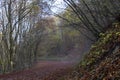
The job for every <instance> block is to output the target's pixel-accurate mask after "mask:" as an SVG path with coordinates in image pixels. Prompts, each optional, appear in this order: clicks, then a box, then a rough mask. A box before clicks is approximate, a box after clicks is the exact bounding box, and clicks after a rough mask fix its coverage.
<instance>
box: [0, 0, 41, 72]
mask: <svg viewBox="0 0 120 80" xmlns="http://www.w3.org/2000/svg"><path fill="white" fill-rule="evenodd" d="M0 3H1V7H0V10H1V11H0V30H1V35H2V36H1V35H0V36H1V44H0V47H1V50H0V51H1V54H0V68H1V70H2V71H1V72H2V73H4V72H9V71H13V70H14V69H18V70H19V69H20V68H24V67H26V65H29V66H31V64H32V63H33V62H34V61H36V52H35V51H36V49H37V45H38V44H39V42H40V41H39V39H40V38H41V33H42V31H43V29H38V30H35V28H36V27H37V25H36V24H37V23H38V22H39V21H40V18H41V16H39V15H41V14H40V10H42V9H39V8H40V7H39V5H38V4H36V1H34V0H33V1H29V0H5V1H0ZM39 26H40V25H39ZM39 26H38V27H39ZM28 44H29V45H28Z"/></svg>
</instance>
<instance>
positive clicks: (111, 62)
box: [62, 22, 120, 80]
mask: <svg viewBox="0 0 120 80" xmlns="http://www.w3.org/2000/svg"><path fill="white" fill-rule="evenodd" d="M62 80H120V23H118V22H117V23H113V24H112V27H111V28H110V29H109V30H107V31H106V32H105V33H100V39H99V40H98V41H97V42H96V43H95V44H94V45H92V47H91V49H90V52H89V53H88V54H86V55H85V57H84V58H83V60H82V61H81V62H80V63H79V65H78V66H77V67H76V69H75V70H74V71H73V72H72V73H71V74H69V75H67V76H65V77H64V78H62Z"/></svg>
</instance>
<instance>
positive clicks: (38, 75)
mask: <svg viewBox="0 0 120 80" xmlns="http://www.w3.org/2000/svg"><path fill="white" fill-rule="evenodd" d="M74 65H75V63H74V62H70V61H39V63H37V64H36V65H35V66H34V67H32V68H31V69H28V70H24V71H20V72H15V73H10V74H5V75H0V80H57V78H59V77H61V76H64V75H66V74H68V73H69V72H70V71H71V70H72V69H73V66H74Z"/></svg>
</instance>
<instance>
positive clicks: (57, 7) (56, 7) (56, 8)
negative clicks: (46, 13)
mask: <svg viewBox="0 0 120 80" xmlns="http://www.w3.org/2000/svg"><path fill="white" fill-rule="evenodd" d="M65 8H66V4H65V2H64V1H63V0H56V1H55V3H54V4H52V7H51V10H52V11H53V12H54V13H60V12H62V11H64V9H65Z"/></svg>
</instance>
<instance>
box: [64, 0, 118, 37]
mask: <svg viewBox="0 0 120 80" xmlns="http://www.w3.org/2000/svg"><path fill="white" fill-rule="evenodd" d="M64 1H65V3H67V4H68V6H69V7H70V8H71V9H72V10H73V12H74V13H75V14H76V15H77V17H78V18H79V20H80V21H81V22H82V24H83V26H84V27H85V28H86V29H87V30H89V31H90V32H91V33H92V34H93V35H94V37H95V38H96V39H98V38H99V33H101V32H105V27H106V26H108V25H109V23H111V22H112V21H113V20H114V19H115V17H116V16H118V15H119V14H120V7H119V5H120V1H119V0H116V1H112V0H106V1H105V0H75V1H73V0H64Z"/></svg>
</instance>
